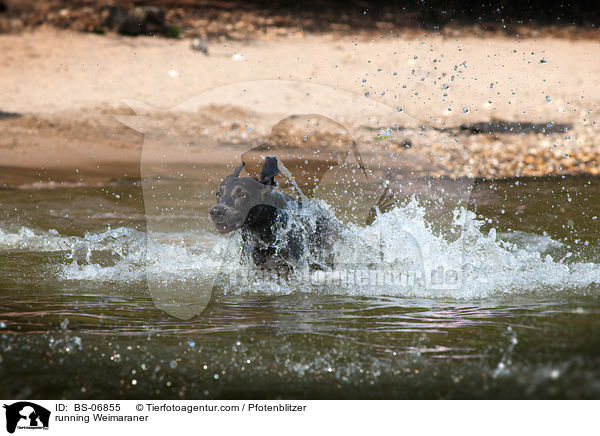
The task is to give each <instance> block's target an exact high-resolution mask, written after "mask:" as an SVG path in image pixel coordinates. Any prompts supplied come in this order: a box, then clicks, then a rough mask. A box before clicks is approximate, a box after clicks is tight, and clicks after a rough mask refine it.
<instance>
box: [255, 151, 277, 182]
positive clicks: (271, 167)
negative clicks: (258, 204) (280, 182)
mask: <svg viewBox="0 0 600 436" xmlns="http://www.w3.org/2000/svg"><path fill="white" fill-rule="evenodd" d="M279 172H280V171H279V168H277V158H276V157H274V156H273V157H267V158H266V159H265V164H264V165H263V167H262V170H261V171H260V176H259V178H258V181H259V182H260V183H263V184H265V185H267V186H272V185H274V184H275V176H276V175H277V174H279Z"/></svg>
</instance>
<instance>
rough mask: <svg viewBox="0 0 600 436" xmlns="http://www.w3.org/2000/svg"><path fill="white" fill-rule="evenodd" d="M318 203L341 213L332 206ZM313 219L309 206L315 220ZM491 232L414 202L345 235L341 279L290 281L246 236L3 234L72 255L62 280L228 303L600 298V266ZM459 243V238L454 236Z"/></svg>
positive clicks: (533, 240) (1, 238) (530, 237)
mask: <svg viewBox="0 0 600 436" xmlns="http://www.w3.org/2000/svg"><path fill="white" fill-rule="evenodd" d="M310 202H312V203H315V207H316V206H318V207H319V208H320V210H323V208H325V209H326V210H329V211H330V212H331V208H329V206H328V205H327V204H326V203H324V202H322V201H317V200H310ZM310 202H309V203H310ZM310 210H311V207H310V204H309V205H308V207H306V208H305V211H307V212H305V213H308V214H310ZM298 219H300V218H298ZM303 219H306V216H304V217H303ZM332 219H335V218H332ZM483 224H484V223H483V221H481V220H477V219H476V217H475V214H474V213H472V212H470V211H468V210H465V209H462V208H461V209H456V210H455V211H454V221H453V223H452V227H451V228H450V229H449V232H446V233H447V234H446V233H445V234H441V233H440V232H436V231H434V230H433V229H432V225H431V224H430V223H429V222H428V220H427V215H426V211H425V208H424V207H422V206H421V205H420V204H419V203H418V201H417V200H416V199H414V198H413V199H412V200H410V201H408V202H407V203H405V204H404V205H402V206H401V207H397V208H396V209H394V210H392V211H390V212H388V213H385V214H382V215H379V216H378V218H377V220H376V221H375V223H374V224H373V225H371V226H368V227H359V226H355V225H347V226H344V227H343V230H342V231H341V233H340V238H339V240H337V242H336V244H335V246H334V249H335V259H336V262H335V267H334V268H333V269H331V270H325V271H310V270H309V268H305V269H301V270H299V271H297V272H296V273H295V274H291V275H289V276H287V277H281V276H277V275H275V274H273V273H269V272H263V271H258V270H257V269H256V268H255V267H254V266H253V265H252V264H250V263H248V262H243V261H241V238H240V236H239V235H238V234H235V233H234V234H233V235H231V236H230V237H228V236H220V235H216V234H214V233H213V232H212V231H210V230H201V231H197V232H181V233H168V234H167V233H165V234H157V235H153V239H152V240H148V238H147V237H146V234H145V233H144V232H140V231H137V230H134V229H130V228H126V227H121V228H116V229H110V228H109V229H107V230H105V231H103V232H98V233H88V234H86V235H85V236H83V237H69V236H62V235H60V234H59V233H58V232H57V231H55V230H49V231H45V232H42V231H37V230H33V229H30V228H27V227H22V228H20V229H19V230H17V231H14V232H12V233H11V232H9V231H7V230H0V250H4V251H6V250H28V251H32V252H44V251H59V252H63V253H64V256H63V261H62V263H61V264H60V265H59V273H58V276H59V277H58V278H59V279H60V280H92V281H100V282H102V281H120V282H135V281H143V280H146V278H147V275H148V274H152V277H153V278H155V279H156V278H158V279H160V280H161V281H164V282H165V283H169V282H170V281H177V282H178V283H179V284H180V287H181V284H182V283H183V284H184V285H185V283H186V281H187V282H189V284H190V287H194V286H203V287H213V286H215V283H216V286H217V287H216V290H217V292H225V293H248V292H250V293H256V292H260V293H271V294H287V293H293V292H313V293H314V292H317V293H327V294H331V293H333V294H335V293H338V294H350V295H392V296H423V297H429V298H436V297H444V298H448V297H450V298H461V299H471V298H485V297H489V296H495V295H498V294H519V293H530V292H537V291H542V292H560V291H563V290H569V291H571V292H584V293H588V292H590V290H592V292H595V290H596V289H598V288H597V285H598V284H600V264H598V263H594V262H575V261H572V260H570V258H569V257H567V256H565V257H564V258H562V259H560V260H555V259H554V258H553V257H552V255H551V254H550V253H551V252H552V249H554V248H556V247H560V243H559V242H557V241H554V240H552V239H551V238H549V237H548V236H541V235H535V234H529V233H525V232H508V233H502V234H500V235H498V234H497V233H496V231H495V229H491V230H490V231H489V232H488V233H487V234H486V233H484V232H483V231H482V226H483ZM452 234H454V235H455V237H454V238H452V237H450V236H448V235H452ZM456 235H458V236H456ZM216 270H219V274H218V278H217V280H216V282H215V281H213V280H212V278H214V276H215V271H216ZM189 291H190V292H194V289H189Z"/></svg>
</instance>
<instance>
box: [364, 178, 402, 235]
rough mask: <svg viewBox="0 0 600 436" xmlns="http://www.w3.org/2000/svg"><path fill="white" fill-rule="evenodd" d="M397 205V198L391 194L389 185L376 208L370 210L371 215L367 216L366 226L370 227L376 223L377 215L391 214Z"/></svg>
mask: <svg viewBox="0 0 600 436" xmlns="http://www.w3.org/2000/svg"><path fill="white" fill-rule="evenodd" d="M395 205H396V198H395V196H394V193H393V192H390V187H389V185H388V186H386V187H385V190H384V191H383V194H381V197H379V200H377V204H375V206H373V207H372V208H371V209H369V215H367V219H366V221H365V224H366V225H368V226H370V225H371V224H373V223H374V222H375V219H376V218H377V215H381V214H384V213H386V212H389V211H390V210H392V209H393V208H394V206H395Z"/></svg>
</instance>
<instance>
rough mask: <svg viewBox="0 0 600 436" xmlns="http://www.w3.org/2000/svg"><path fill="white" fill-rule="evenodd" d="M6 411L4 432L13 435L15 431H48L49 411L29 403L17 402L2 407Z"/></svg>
mask: <svg viewBox="0 0 600 436" xmlns="http://www.w3.org/2000/svg"><path fill="white" fill-rule="evenodd" d="M4 408H5V409H6V431H8V432H9V433H14V432H15V430H16V429H19V430H21V429H27V430H38V429H44V430H47V429H48V424H49V422H50V411H49V410H48V409H45V408H44V407H42V406H38V405H37V404H35V403H30V402H29V401H19V402H17V403H13V404H11V405H6V404H5V405H4Z"/></svg>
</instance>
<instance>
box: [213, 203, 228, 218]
mask: <svg viewBox="0 0 600 436" xmlns="http://www.w3.org/2000/svg"><path fill="white" fill-rule="evenodd" d="M224 216H225V208H224V207H223V206H221V205H220V204H217V205H216V206H213V207H211V208H210V217H211V218H212V219H219V218H223V217H224Z"/></svg>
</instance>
